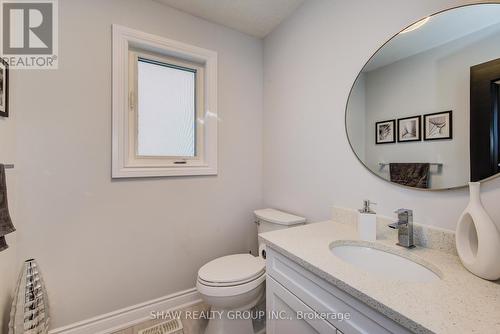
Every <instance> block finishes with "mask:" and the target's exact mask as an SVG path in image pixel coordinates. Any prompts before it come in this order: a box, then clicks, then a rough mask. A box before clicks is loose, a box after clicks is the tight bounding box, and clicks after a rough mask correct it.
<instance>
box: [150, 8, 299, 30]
mask: <svg viewBox="0 0 500 334" xmlns="http://www.w3.org/2000/svg"><path fill="white" fill-rule="evenodd" d="M155 1H157V2H160V3H162V4H165V5H168V6H170V7H174V8H176V9H179V10H182V11H183V12H186V13H189V14H191V15H194V16H198V17H201V18H203V19H206V20H208V21H212V22H215V23H219V24H222V25H224V26H226V27H229V28H233V29H236V30H238V31H241V32H243V33H246V34H249V35H252V36H255V37H259V38H263V37H265V36H266V35H267V34H269V33H270V32H271V31H272V30H273V29H274V28H275V27H276V26H277V25H278V24H280V22H281V21H283V20H284V19H285V18H286V17H288V16H289V15H290V14H291V13H292V12H293V11H294V10H295V9H297V8H298V7H299V6H300V5H301V4H302V3H303V2H304V1H305V0H155Z"/></svg>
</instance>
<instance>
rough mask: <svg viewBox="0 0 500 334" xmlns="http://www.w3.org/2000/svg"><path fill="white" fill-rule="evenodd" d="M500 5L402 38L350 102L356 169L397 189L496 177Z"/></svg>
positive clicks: (472, 9)
mask: <svg viewBox="0 0 500 334" xmlns="http://www.w3.org/2000/svg"><path fill="white" fill-rule="evenodd" d="M499 82H500V4H479V5H469V6H464V7H459V8H455V9H451V10H448V11H445V12H442V13H439V14H436V15H433V16H431V17H429V18H425V19H424V20H421V21H419V22H417V23H416V24H414V25H412V26H410V27H409V28H407V29H406V30H403V31H402V32H400V33H399V34H397V35H396V36H395V37H393V38H392V39H391V40H390V41H389V42H387V43H386V44H385V45H384V46H383V47H382V48H380V49H379V51H378V52H377V53H376V54H375V55H374V56H373V57H372V58H371V59H370V61H369V62H368V63H367V64H366V65H365V67H364V68H363V69H362V71H361V73H360V74H359V76H358V78H357V80H356V82H355V83H354V86H353V88H352V90H351V94H350V96H349V101H348V105H347V111H346V130H347V134H348V137H349V141H350V143H351V146H352V148H353V150H354V152H355V153H356V155H357V157H358V158H359V160H360V161H361V162H362V163H363V164H364V165H365V166H366V167H367V168H368V169H369V170H370V171H372V172H373V173H375V174H376V175H378V176H380V177H382V178H383V179H385V180H388V181H392V182H395V183H398V184H402V185H406V186H410V187H416V188H424V189H448V188H455V187H461V186H464V185H466V184H467V182H469V180H472V181H478V180H484V179H486V178H489V177H491V176H493V175H496V174H498V173H499V172H500V167H499V163H500V161H499V146H500V142H499V127H500V123H499V117H498V113H499V110H498V108H499V104H500V94H499V87H500V86H499V84H498V83H499Z"/></svg>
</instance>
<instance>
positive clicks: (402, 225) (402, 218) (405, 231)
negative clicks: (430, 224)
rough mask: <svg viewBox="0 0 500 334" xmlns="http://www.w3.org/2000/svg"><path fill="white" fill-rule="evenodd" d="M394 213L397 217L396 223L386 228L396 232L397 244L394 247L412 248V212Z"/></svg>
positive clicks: (400, 211)
mask: <svg viewBox="0 0 500 334" xmlns="http://www.w3.org/2000/svg"><path fill="white" fill-rule="evenodd" d="M394 213H397V215H398V221H397V222H395V223H393V224H389V225H388V226H389V227H390V228H393V229H397V230H398V243H397V244H396V245H398V246H401V247H406V248H413V247H415V244H414V243H413V211H412V210H408V209H399V210H396V211H395V212H394Z"/></svg>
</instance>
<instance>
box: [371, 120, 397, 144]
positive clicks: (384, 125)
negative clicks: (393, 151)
mask: <svg viewBox="0 0 500 334" xmlns="http://www.w3.org/2000/svg"><path fill="white" fill-rule="evenodd" d="M395 142H396V120H394V119H392V120H388V121H382V122H377V123H375V143H376V144H391V143H395Z"/></svg>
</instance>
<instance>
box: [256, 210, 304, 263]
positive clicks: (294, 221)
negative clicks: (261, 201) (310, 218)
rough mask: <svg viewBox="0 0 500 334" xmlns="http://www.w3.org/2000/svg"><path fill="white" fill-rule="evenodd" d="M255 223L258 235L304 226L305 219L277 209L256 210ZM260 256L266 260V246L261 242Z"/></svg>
mask: <svg viewBox="0 0 500 334" xmlns="http://www.w3.org/2000/svg"><path fill="white" fill-rule="evenodd" d="M253 213H254V215H255V219H256V221H255V223H256V224H257V233H259V234H260V233H264V232H270V231H277V230H283V229H285V228H290V227H295V226H300V225H304V224H305V223H306V219H305V218H304V217H300V216H296V215H292V214H290V213H287V212H283V211H279V210H275V209H260V210H255V211H254V212H253ZM259 255H260V256H261V257H263V258H265V245H264V244H263V243H261V242H260V241H259Z"/></svg>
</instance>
